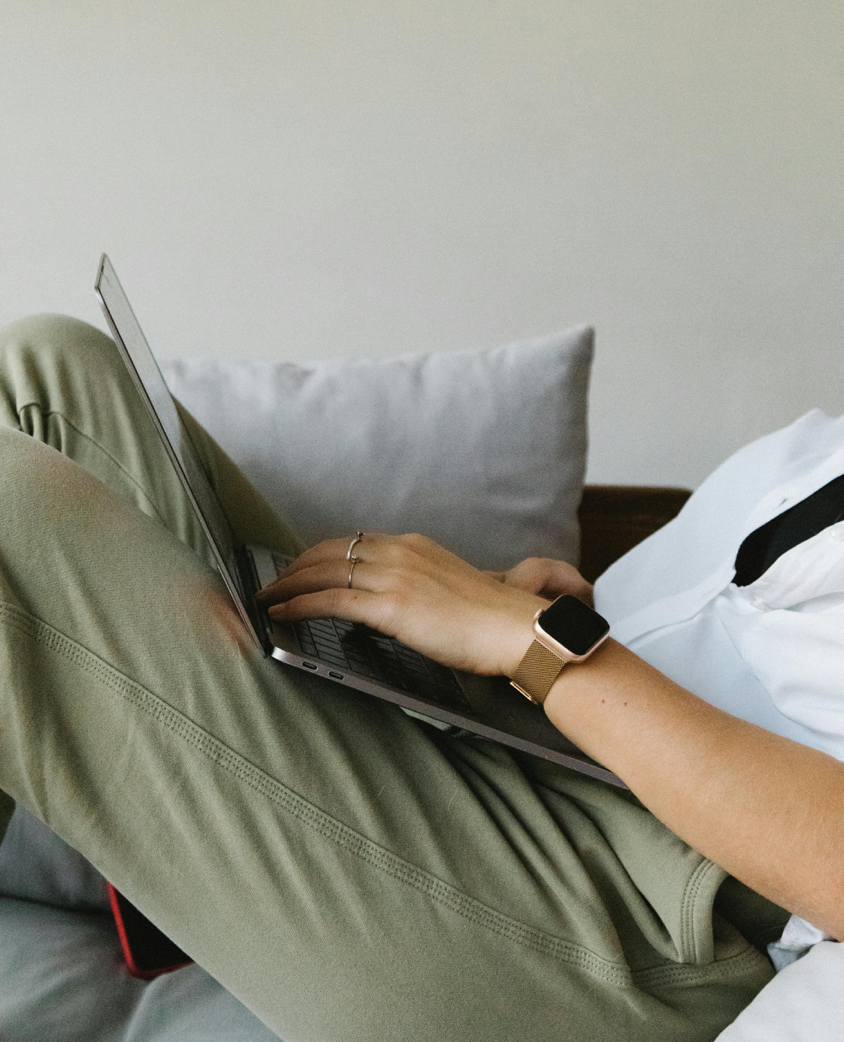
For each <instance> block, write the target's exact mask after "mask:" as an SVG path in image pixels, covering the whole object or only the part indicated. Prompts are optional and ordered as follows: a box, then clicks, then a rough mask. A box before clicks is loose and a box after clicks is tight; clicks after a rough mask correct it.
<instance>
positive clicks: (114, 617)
mask: <svg viewBox="0 0 844 1042" xmlns="http://www.w3.org/2000/svg"><path fill="white" fill-rule="evenodd" d="M185 422H186V423H188V425H189V426H190V427H191V430H192V434H193V438H194V440H195V441H196V443H197V446H198V447H199V449H200V452H201V455H202V456H203V463H204V466H205V467H206V468H207V471H208V474H209V476H210V479H211V481H212V483H213V485H214V486H215V487H216V490H217V492H218V494H219V497H220V499H221V501H222V503H223V506H224V508H225V510H226V512H227V514H228V517H229V519H230V522H231V526H232V530H233V533H234V536H235V537H236V538H237V539H238V540H244V541H257V542H263V543H264V544H267V545H270V546H273V547H277V548H279V549H282V550H292V549H294V548H295V547H296V540H295V537H294V536H293V535H292V534H291V531H290V530H289V528H288V527H287V526H286V525H285V524H284V523H283V522H282V521H280V520H279V519H278V518H277V517H275V516H274V515H273V513H272V512H271V511H270V509H269V508H268V506H267V505H266V504H265V503H264V501H263V500H262V499H261V498H260V496H259V495H258V494H257V493H256V492H255V490H254V489H253V488H252V487H251V486H250V485H249V484H248V482H247V481H246V480H245V479H244V478H243V477H242V476H241V475H240V473H239V472H238V471H237V469H236V468H235V467H234V465H233V464H232V463H231V461H230V460H228V458H227V457H226V456H225V455H224V453H223V452H222V451H221V450H220V449H219V448H218V447H217V446H216V445H215V444H214V443H213V441H212V440H211V439H210V438H209V437H208V435H207V434H205V432H203V431H202V430H201V429H200V428H199V427H198V426H197V425H196V424H195V423H194V422H193V421H192V420H191V419H190V417H188V416H187V415H185ZM248 422H249V417H248V416H244V423H248ZM286 450H287V446H285V445H279V446H277V451H278V452H285V451H286ZM352 528H353V521H351V520H350V532H351V530H352ZM514 697H518V696H515V695H514ZM0 789H2V790H3V793H5V794H7V797H3V803H4V805H5V806H4V810H5V812H6V815H8V812H9V808H10V807H11V806H12V802H11V801H12V800H16V801H20V802H21V803H22V804H23V805H24V806H25V807H27V808H28V809H29V810H30V811H32V812H33V813H34V814H36V815H37V816H38V817H39V818H41V819H42V820H44V821H45V822H47V824H48V825H49V826H50V827H51V828H53V829H54V830H55V831H56V832H57V833H58V834H59V835H60V836H62V837H63V838H64V839H65V840H67V841H68V842H69V843H70V844H71V845H72V846H74V847H75V848H76V849H77V850H79V851H80V852H81V853H82V854H84V855H85V857H87V858H88V859H89V860H90V861H91V862H92V863H93V864H94V865H95V866H96V867H97V868H98V869H99V870H100V871H101V872H102V873H103V874H104V875H105V876H106V877H107V878H108V879H109V880H111V881H112V882H113V883H114V884H115V885H116V886H117V887H118V888H119V889H120V890H121V891H122V892H123V893H124V894H126V895H127V897H128V898H129V899H130V900H131V901H133V902H134V903H135V904H136V905H137V906H138V907H139V908H141V909H142V910H143V911H144V912H145V913H146V914H147V915H148V916H149V918H150V919H152V920H153V921H154V922H155V923H157V924H158V925H159V926H160V927H161V928H162V929H163V930H164V931H165V932H166V933H167V934H168V935H169V936H170V937H172V938H173V939H174V940H175V941H176V942H177V943H178V944H179V945H180V946H181V947H182V948H184V949H185V950H186V951H187V952H189V953H190V955H191V956H193V957H194V958H195V959H196V961H197V962H198V963H200V964H201V965H202V966H203V967H205V968H206V969H207V970H208V971H209V972H210V973H211V974H213V975H214V976H215V977H216V978H217V979H218V980H219V981H221V982H222V984H224V985H225V986H226V987H227V988H228V989H229V990H230V991H232V992H233V993H234V994H235V995H236V996H237V997H238V998H239V999H240V1000H241V1001H242V1002H244V1003H245V1004H246V1005H247V1006H248V1007H249V1008H250V1009H252V1010H253V1011H254V1012H255V1013H256V1014H257V1015H258V1016H259V1017H260V1018H261V1019H262V1020H263V1021H264V1022H265V1023H266V1024H267V1025H269V1026H270V1027H271V1028H272V1029H273V1030H274V1031H276V1032H277V1033H278V1034H279V1035H280V1036H281V1037H282V1038H283V1039H285V1040H286V1042H394V1040H398V1039H401V1040H402V1042H450V1040H454V1042H481V1040H482V1042H516V1040H524V1042H551V1040H554V1042H560V1040H567V1039H571V1040H589V1042H598V1040H602V1039H606V1040H612V1042H619V1040H622V1042H635V1040H643V1042H654V1040H659V1042H666V1040H671V1039H683V1040H687V1039H689V1040H690V1039H695V1040H698V1039H712V1038H714V1037H715V1035H717V1033H718V1032H719V1031H720V1030H721V1029H722V1028H723V1027H724V1026H725V1025H726V1024H727V1023H729V1021H730V1020H731V1019H732V1018H734V1017H735V1016H736V1014H737V1013H738V1012H739V1011H740V1010H741V1009H742V1008H743V1006H745V1005H746V1004H747V1003H748V1002H749V1001H750V999H751V998H752V997H753V995H754V994H755V993H756V992H757V991H758V990H759V989H760V988H761V987H762V986H763V985H764V984H765V983H766V982H767V981H768V980H769V979H770V977H771V976H772V970H771V967H770V964H769V963H768V960H767V958H766V957H765V956H764V955H763V954H761V953H760V950H759V947H758V946H760V945H761V944H763V942H764V941H765V940H766V939H768V938H767V936H766V932H767V933H770V930H771V929H772V928H775V926H776V924H781V923H782V921H783V918H784V916H783V914H782V913H781V911H780V910H778V909H775V908H773V906H771V905H769V904H768V903H767V902H764V901H762V899H761V898H758V897H757V896H756V895H754V894H752V893H751V892H750V891H747V890H746V889H745V888H743V887H741V886H740V885H739V884H737V883H736V882H735V881H733V880H729V879H727V880H726V882H725V875H724V873H723V872H722V870H721V869H719V868H718V867H717V866H715V865H714V864H712V863H711V862H709V861H707V860H706V859H704V858H702V857H701V856H700V855H698V854H697V853H695V852H694V851H692V850H691V849H689V848H688V847H687V846H686V845H685V844H684V843H682V842H681V841H680V840H679V839H677V838H676V837H675V836H674V835H672V833H670V832H669V831H668V830H667V829H666V828H664V827H663V826H662V825H661V824H660V823H659V822H658V821H656V820H655V819H654V818H653V817H652V816H651V815H650V814H649V813H648V812H647V811H645V810H644V809H643V808H642V807H641V805H640V804H639V803H638V802H637V801H636V800H635V798H634V797H632V796H631V795H630V794H629V793H625V792H623V791H620V790H615V789H612V788H610V787H608V786H605V785H603V784H601V783H599V782H594V781H592V780H589V779H587V778H584V777H582V776H580V775H577V774H575V773H572V772H569V771H567V770H565V769H563V768H559V767H556V766H553V765H549V764H546V763H544V762H543V761H540V760H538V759H534V758H532V757H528V756H523V757H517V756H514V755H513V754H511V753H509V752H507V751H505V750H504V749H502V748H500V747H498V746H496V745H493V744H490V743H485V742H482V741H480V740H475V739H469V740H466V739H463V740H461V739H456V738H450V737H447V736H443V735H442V734H440V733H439V732H436V731H434V730H433V729H430V728H428V727H426V726H425V725H423V724H419V723H417V722H416V721H414V720H411V719H409V718H408V717H406V716H405V715H404V714H402V713H401V712H400V711H399V710H397V709H396V708H395V707H393V706H390V705H388V704H386V703H381V702H379V701H377V700H376V699H371V698H369V697H367V696H364V695H360V694H357V693H355V692H352V691H348V690H346V689H344V688H342V687H338V686H336V685H332V684H330V683H329V682H324V681H322V680H320V679H319V678H318V677H313V676H309V675H307V674H305V673H302V672H300V671H297V670H293V669H288V668H286V667H283V666H280V665H279V664H278V663H276V662H274V661H272V660H269V659H266V658H265V657H264V656H263V655H262V654H261V652H260V651H259V650H258V649H257V648H255V647H254V646H253V645H252V644H251V643H250V641H249V639H248V638H247V636H246V634H245V632H244V630H243V627H242V624H241V622H240V620H239V618H238V616H237V614H236V612H235V610H234V608H233V606H232V604H231V603H230V601H229V599H228V597H227V595H226V593H225V590H224V587H223V585H222V582H221V580H220V578H219V576H218V575H217V574H216V572H215V571H214V569H213V567H212V566H211V563H210V561H209V556H208V553H207V551H206V549H205V548H204V545H203V541H202V537H201V534H200V531H199V529H198V526H197V523H196V521H195V520H194V518H193V516H192V515H191V512H190V509H189V507H188V504H187V500H186V498H185V496H184V494H183V492H182V489H181V487H180V486H179V485H178V483H177V481H176V479H175V476H174V475H173V474H172V471H171V470H170V467H169V464H168V462H167V459H166V457H165V455H164V452H163V449H162V448H161V446H160V444H159V442H158V440H157V438H156V436H155V434H154V432H153V429H152V425H151V422H150V420H149V418H148V416H147V415H146V412H145V410H144V407H143V405H142V404H141V402H140V400H139V399H138V398H137V395H136V392H135V390H134V388H133V386H132V384H131V381H130V380H129V378H128V376H127V375H126V373H125V371H124V369H123V367H122V364H121V362H120V360H119V357H118V355H117V351H116V348H115V347H114V345H113V344H112V342H111V341H110V340H108V339H107V338H106V337H105V336H104V335H103V334H101V333H99V332H97V331H96V330H94V329H92V328H90V327H88V326H86V325H84V324H82V323H80V322H77V321H74V320H71V319H62V318H57V317H42V318H37V319H30V320H26V321H24V322H20V323H18V324H16V325H14V326H12V327H10V328H8V329H6V330H5V331H4V332H3V333H2V334H0ZM0 795H2V794H0ZM0 817H3V818H4V820H5V816H4V815H0Z"/></svg>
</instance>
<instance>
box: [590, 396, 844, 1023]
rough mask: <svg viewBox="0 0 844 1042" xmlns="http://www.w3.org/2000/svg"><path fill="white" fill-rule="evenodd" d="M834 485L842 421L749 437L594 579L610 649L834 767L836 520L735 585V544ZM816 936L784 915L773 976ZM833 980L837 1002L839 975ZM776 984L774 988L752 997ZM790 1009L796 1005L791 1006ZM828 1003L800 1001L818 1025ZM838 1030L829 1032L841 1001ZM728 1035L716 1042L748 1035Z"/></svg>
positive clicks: (818, 417) (842, 538)
mask: <svg viewBox="0 0 844 1042" xmlns="http://www.w3.org/2000/svg"><path fill="white" fill-rule="evenodd" d="M841 474H844V416H842V417H841V418H839V419H831V418H830V417H828V416H826V415H825V414H824V413H822V412H820V411H819V410H813V411H812V412H810V413H807V414H806V415H805V416H803V417H801V418H800V419H799V420H797V421H796V422H795V423H793V424H792V425H791V426H789V427H786V428H785V429H783V430H780V431H776V432H775V433H774V434H770V435H768V436H767V437H764V438H760V439H759V440H758V441H755V442H753V443H752V444H750V445H748V446H747V447H746V448H744V449H742V450H740V451H739V452H737V453H736V454H735V455H734V456H732V457H730V459H728V460H727V462H726V463H724V464H722V466H720V467H719V468H718V469H717V470H716V471H715V473H714V474H712V476H711V477H710V478H708V479H707V480H706V481H705V482H704V484H703V485H701V487H700V488H699V489H698V490H697V492H695V493H694V495H693V496H692V497H691V499H689V501H688V503H687V504H686V506H685V507H684V508H683V510H682V511H681V513H680V515H679V516H678V517H677V518H675V520H673V521H672V522H670V523H669V524H668V525H666V526H665V527H664V528H662V529H660V531H658V532H657V533H656V534H655V535H653V536H651V537H650V539H647V540H646V541H645V542H644V543H642V544H641V545H640V546H638V547H636V548H634V549H633V550H632V551H630V553H628V554H626V555H625V556H624V557H623V558H621V560H620V561H618V562H616V564H614V565H613V566H612V567H611V568H610V569H609V570H608V571H607V572H605V573H604V575H602V576H601V577H600V578H599V579H598V582H597V583H596V585H595V606H596V608H597V610H598V611H599V612H600V613H601V614H602V615H604V616H606V618H607V619H609V621H610V623H611V625H612V631H613V636H614V637H615V638H616V639H617V640H619V641H621V642H622V643H623V644H626V645H627V646H628V647H629V648H630V649H631V650H633V651H635V652H636V653H637V654H638V655H640V656H641V657H642V658H644V659H645V660H647V661H648V662H650V663H651V664H652V665H654V666H656V667H657V668H658V669H659V670H661V671H662V672H663V673H665V674H666V675H667V676H669V677H671V679H672V680H674V681H676V682H677V683H679V684H681V685H682V686H683V687H685V688H687V689H688V690H690V691H692V692H693V693H694V694H696V695H698V696H699V697H700V698H703V699H705V700H706V701H707V702H709V703H711V704H712V705H715V706H718V707H719V708H721V709H724V710H725V711H726V712H728V713H732V714H733V715H734V716H739V717H742V718H743V719H745V720H749V721H751V722H752V723H755V724H759V725H760V726H762V727H765V728H767V729H768V730H770V731H774V732H776V733H777V734H780V735H783V736H785V737H786V738H791V739H793V740H795V741H798V742H802V743H803V744H805V745H810V746H813V747H814V748H816V749H819V750H821V751H822V752H825V753H828V754H829V755H831V756H834V757H836V759H838V760H842V761H844V520H842V521H839V522H838V523H836V524H834V525H832V526H830V527H828V528H826V529H825V530H823V531H822V532H820V533H818V534H817V535H815V536H813V537H812V538H810V539H807V540H806V541H805V542H803V543H800V544H798V545H797V546H794V547H792V548H791V549H790V550H788V551H787V552H786V553H784V554H782V555H781V556H780V557H779V558H778V559H777V560H776V561H775V562H774V563H773V564H772V565H771V567H770V568H768V570H767V571H766V572H765V573H764V574H763V575H761V576H760V577H759V578H758V579H757V580H756V581H755V582H753V583H751V584H749V585H748V586H744V587H737V586H734V585H733V583H732V579H733V576H734V574H735V559H736V554H737V553H738V550H739V547H740V546H741V544H742V542H743V540H744V539H745V537H746V536H748V535H749V534H750V533H751V532H753V531H755V530H756V529H757V528H759V527H760V525H763V524H765V523H766V522H767V521H770V520H771V519H772V518H774V517H776V516H777V515H778V514H781V513H782V512H783V511H785V510H787V509H789V507H792V506H794V505H795V504H797V503H799V502H800V501H801V500H803V499H805V498H806V497H807V496H809V495H811V494H812V493H813V492H816V491H817V490H818V489H819V488H822V487H823V486H824V485H826V484H827V483H828V482H829V481H832V480H833V479H834V478H836V477H838V476H840V475H841ZM783 784H784V785H787V784H788V779H787V778H784V779H783ZM823 938H824V935H823V933H822V932H821V931H819V930H816V928H815V927H812V926H810V925H809V924H808V923H805V922H804V921H803V920H802V919H798V918H797V917H792V920H791V921H790V922H789V924H788V926H787V927H786V931H785V932H784V935H783V938H782V940H781V942H779V947H777V946H772V949H773V950H772V956H773V957H774V958H775V961H777V962H778V966H779V967H780V968H781V967H782V966H783V965H786V964H787V963H788V962H789V961H793V960H794V959H795V958H797V957H798V956H799V955H800V954H802V953H804V952H805V951H806V950H807V948H808V946H809V945H811V944H814V943H816V942H818V941H821V940H823ZM784 950H788V951H790V952H792V953H793V954H792V956H791V959H789V958H788V957H784V955H783V952H784ZM823 951H834V952H835V955H834V958H835V960H836V966H837V967H838V970H837V971H836V972H838V973H840V967H841V966H842V965H844V961H842V960H841V959H840V958H839V954H841V953H842V949H841V946H840V945H837V944H830V943H825V944H819V945H818V950H817V952H816V953H815V955H814V961H815V963H817V962H818V959H819V958H820V956H821V955H822V954H823ZM829 958H830V959H831V958H832V956H830V957H829ZM795 970H796V967H795ZM822 976H823V974H820V975H819V974H814V973H813V974H812V975H809V974H807V973H806V972H805V971H802V972H801V973H796V972H794V971H791V972H790V973H786V974H783V977H782V982H781V984H782V987H781V988H780V990H781V991H782V993H783V996H785V995H786V991H785V985H786V984H787V983H788V982H791V981H792V980H795V979H796V980H798V982H799V983H798V985H797V987H798V988H802V989H803V990H804V991H805V989H806V988H807V986H809V984H810V983H811V981H812V980H815V979H817V980H819V979H820V978H821V977H822ZM786 978H788V981H787V980H786ZM840 980H841V990H842V992H844V975H841V977H840ZM807 982H808V984H807ZM774 986H777V987H780V978H779V977H778V978H777V979H776V980H775V981H774V982H772V984H771V985H769V986H768V988H765V989H764V991H763V993H762V994H763V995H766V993H768V992H769V990H770V989H772V988H773V987H774ZM801 996H802V992H801ZM760 998H761V996H760ZM802 998H805V996H802V997H801V1002H802ZM816 998H817V997H816ZM765 1001H766V1002H768V1003H770V1001H771V1000H770V996H769V995H767V996H766V1000H765ZM758 1002H759V999H757V1000H756V1002H754V1003H753V1004H751V1007H749V1009H748V1011H746V1014H743V1015H742V1016H743V1017H745V1019H747V1016H748V1014H750V1013H751V1011H752V1010H753V1007H754V1006H756V1004H757V1003H758ZM788 1002H789V1003H790V1004H791V1006H790V1007H789V1008H791V1007H793V1008H799V1007H800V1006H801V1002H798V1003H797V1004H796V1005H795V999H794V996H793V995H791V996H789V997H788ZM821 1005H822V1008H821ZM828 1006H829V1004H828V1002H824V1003H822V1004H820V1005H819V1004H818V1002H816V1001H813V1002H812V1003H811V1008H812V1009H813V1010H814V1011H815V1013H816V1014H817V1015H818V1016H822V1017H826V1016H827V1015H828V1013H829V1008H828ZM802 1008H803V1009H804V1011H805V1009H806V1006H805V1004H804V1005H803V1006H802ZM815 1013H813V1014H812V1015H813V1016H815ZM750 1019H751V1020H752V1016H751V1018H750ZM774 1019H775V1020H776V1017H775V1018H774ZM740 1020H741V1018H740ZM804 1020H805V1018H804ZM836 1021H837V1027H838V1028H839V1029H840V1025H841V1024H842V1023H844V1004H842V1008H841V1009H839V1011H838V1015H837V1016H836ZM825 1023H826V1021H824V1024H825ZM737 1024H738V1022H737ZM806 1026H807V1025H806V1023H805V1022H803V1021H801V1029H802V1028H805V1027H806ZM730 1030H732V1029H728V1032H727V1033H725V1034H724V1035H723V1036H722V1037H723V1038H724V1040H725V1042H726V1040H727V1038H730V1039H732V1038H734V1037H735V1039H736V1042H738V1039H739V1038H744V1037H745V1036H744V1035H738V1034H736V1035H731V1034H730V1033H729V1032H730ZM746 1037H747V1038H748V1039H749V1038H751V1037H756V1036H755V1035H752V1034H748V1035H747V1036H746ZM782 1037H783V1038H785V1037H787V1038H789V1039H794V1038H803V1037H804V1035H803V1034H802V1033H800V1034H794V1033H793V1031H792V1033H789V1034H787V1035H783V1036H782ZM805 1037H807V1038H808V1037H812V1038H814V1039H815V1042H819V1040H820V1039H823V1038H826V1037H827V1035H825V1034H824V1027H823V1024H821V1023H820V1022H817V1023H815V1022H813V1025H812V1027H811V1031H809V1032H808V1033H807V1034H806V1036H805ZM830 1037H833V1036H830ZM834 1037H838V1036H834Z"/></svg>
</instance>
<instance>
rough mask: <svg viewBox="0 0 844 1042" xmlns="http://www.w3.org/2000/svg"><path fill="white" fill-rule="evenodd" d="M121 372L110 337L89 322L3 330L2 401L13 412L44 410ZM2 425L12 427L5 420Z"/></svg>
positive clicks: (28, 323) (28, 321)
mask: <svg viewBox="0 0 844 1042" xmlns="http://www.w3.org/2000/svg"><path fill="white" fill-rule="evenodd" d="M120 369H122V363H121V362H120V357H119V355H118V352H117V349H116V347H115V345H114V341H112V340H111V339H110V338H109V337H107V336H106V335H105V333H102V332H101V331H100V330H99V329H96V328H95V327H94V326H91V325H88V323H87V322H81V321H80V320H79V319H76V318H69V317H67V316H65V315H35V316H33V317H31V318H24V319H21V320H20V321H18V322H13V323H12V324H11V325H9V326H6V327H5V329H2V330H0V398H2V399H4V400H5V401H6V403H7V404H8V406H9V407H10V408H11V410H15V409H19V408H20V407H21V406H23V405H39V406H42V407H43V408H45V409H48V408H49V407H50V403H51V401H52V402H55V400H56V391H57V389H59V388H68V387H71V386H73V385H74V384H76V383H78V382H81V383H83V384H84V383H86V382H91V378H92V377H95V378H96V380H97V381H102V380H103V378H104V377H106V375H107V374H108V373H109V371H114V372H115V373H116V372H118V371H119V370H120ZM3 422H5V423H9V422H11V421H10V420H9V418H7V417H6V418H4V420H3Z"/></svg>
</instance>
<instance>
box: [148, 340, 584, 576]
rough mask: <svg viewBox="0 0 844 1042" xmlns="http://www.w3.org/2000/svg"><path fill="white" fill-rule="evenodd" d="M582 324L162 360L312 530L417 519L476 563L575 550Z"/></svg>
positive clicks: (574, 553) (197, 408) (330, 533)
mask: <svg viewBox="0 0 844 1042" xmlns="http://www.w3.org/2000/svg"><path fill="white" fill-rule="evenodd" d="M592 346H593V330H592V329H591V328H590V327H588V326H580V327H577V328H575V329H571V330H568V331H566V332H564V333H560V334H558V335H556V336H549V337H544V338H542V339H538V340H529V341H525V342H522V343H516V344H510V345H507V346H504V347H498V348H493V349H487V350H464V351H454V352H440V353H434V354H422V355H407V356H403V357H398V358H389V359H386V360H384V359H373V360H364V361H325V362H308V363H300V364H295V363H291V362H271V361H254V360H236V359H220V358H182V359H171V360H169V361H167V362H165V363H164V364H163V365H162V369H163V372H164V376H165V379H166V380H167V383H168V385H169V386H170V389H171V390H172V392H173V394H174V395H175V396H176V397H177V398H179V399H180V400H181V401H182V402H183V403H184V405H185V406H186V407H187V408H188V409H189V410H190V411H191V412H192V413H193V415H194V416H195V417H196V418H197V419H198V420H199V422H200V423H202V424H203V425H204V426H205V427H206V428H207V429H208V431H209V432H210V433H211V434H212V435H213V436H214V437H215V438H216V439H217V441H218V442H219V443H220V444H221V445H222V446H223V448H224V449H226V451H227V452H228V453H229V455H230V456H231V457H232V458H233V459H234V461H235V462H236V463H237V464H238V465H239V466H240V467H241V468H242V469H243V471H244V472H245V473H246V474H247V475H248V477H249V478H250V479H251V480H252V482H253V484H254V485H255V486H256V487H257V488H258V489H259V490H260V491H261V492H262V493H263V494H264V496H265V497H266V498H267V499H268V500H269V502H270V503H271V505H272V506H273V507H275V508H276V509H277V510H278V511H279V513H281V514H282V515H283V516H285V517H286V518H287V519H288V520H289V521H291V522H292V523H293V525H294V527H295V528H296V529H297V531H298V532H299V533H300V534H301V535H302V536H303V538H304V539H305V540H306V541H307V542H308V543H314V542H317V541H318V540H320V539H325V538H331V537H338V536H343V537H346V536H348V535H350V534H351V533H352V532H354V530H355V529H362V530H363V531H366V530H367V529H368V530H372V531H385V532H409V531H416V532H422V533H424V534H425V535H429V536H431V537H432V538H433V539H436V540H437V542H440V543H442V544H443V545H444V546H446V547H448V548H449V549H450V550H453V551H454V552H455V553H457V554H460V556H462V557H465V558H466V559H467V560H469V561H471V562H472V563H473V564H475V565H477V566H479V567H484V568H504V567H509V566H511V565H513V564H515V563H516V562H518V561H520V560H521V559H522V558H524V557H529V556H547V557H558V558H562V559H564V560H567V561H571V562H573V563H577V560H578V553H579V529H578V523H577V508H578V505H579V503H580V497H581V492H582V487H583V476H584V471H585V467H586V397H587V389H588V382H589V369H590V363H591V359H592Z"/></svg>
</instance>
